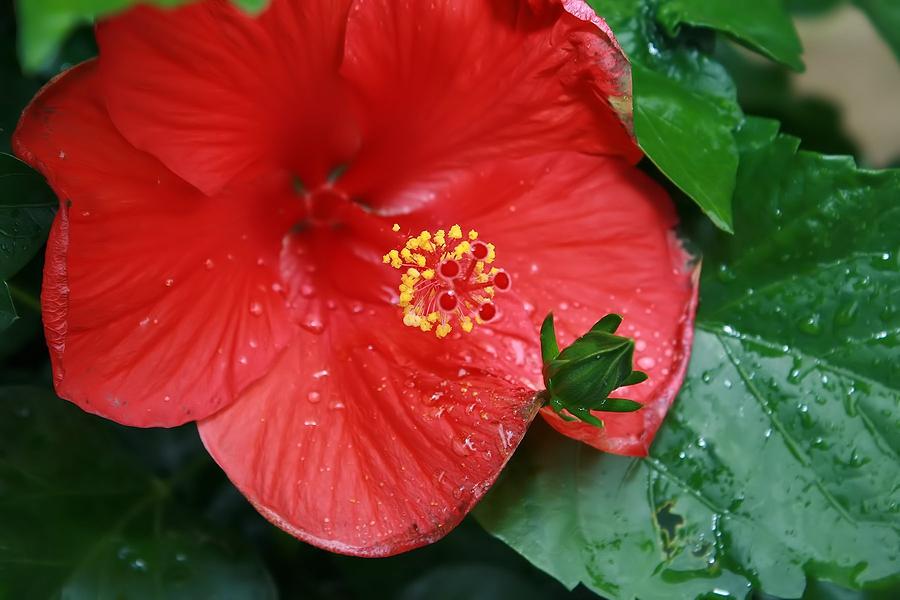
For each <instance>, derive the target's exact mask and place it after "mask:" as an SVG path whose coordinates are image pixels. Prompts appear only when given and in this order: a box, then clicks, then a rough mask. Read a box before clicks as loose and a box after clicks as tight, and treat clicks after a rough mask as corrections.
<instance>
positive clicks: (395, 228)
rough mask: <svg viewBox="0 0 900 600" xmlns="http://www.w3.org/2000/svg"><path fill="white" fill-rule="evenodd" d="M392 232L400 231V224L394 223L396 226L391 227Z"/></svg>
mask: <svg viewBox="0 0 900 600" xmlns="http://www.w3.org/2000/svg"><path fill="white" fill-rule="evenodd" d="M391 231H400V224H399V223H394V226H393V227H391Z"/></svg>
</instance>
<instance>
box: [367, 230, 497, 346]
mask: <svg viewBox="0 0 900 600" xmlns="http://www.w3.org/2000/svg"><path fill="white" fill-rule="evenodd" d="M398 229H399V225H397V224H395V225H394V227H393V230H394V231H395V232H396V231H397V230H398ZM479 236H480V234H479V232H478V231H476V230H474V229H470V230H468V232H467V233H466V234H465V235H464V233H463V229H462V228H461V227H460V226H459V225H453V226H452V227H450V228H449V229H447V230H444V229H438V230H435V231H434V232H431V231H422V232H420V233H419V234H418V235H414V236H409V237H407V238H406V239H404V240H403V242H402V243H401V244H400V247H399V248H396V249H393V250H390V251H389V252H388V253H387V254H384V255H383V256H382V262H383V263H384V264H389V265H390V266H391V267H393V268H395V269H398V270H399V271H400V283H399V285H398V287H397V291H398V296H397V305H398V306H399V307H400V309H401V314H402V318H403V324H404V325H406V326H407V327H414V328H416V329H418V330H420V331H423V332H434V336H435V337H436V338H438V339H443V338H446V337H448V336H450V335H451V334H452V333H453V332H454V330H458V331H460V332H462V333H463V334H468V333H471V332H472V331H474V329H475V327H476V325H481V324H483V323H485V320H484V319H482V318H481V316H480V315H482V314H483V315H486V316H487V315H490V317H489V318H488V321H492V320H493V319H495V318H496V317H495V316H494V315H496V314H497V309H496V306H495V305H494V296H495V294H496V291H497V290H496V288H495V287H494V286H493V284H492V282H493V278H494V277H495V276H496V275H497V274H498V273H501V272H502V271H501V270H500V269H497V268H496V267H491V266H488V265H490V264H491V263H492V262H493V261H494V259H495V258H496V249H495V248H494V245H493V244H489V243H485V246H486V247H487V249H488V252H487V256H485V257H483V258H482V259H476V258H475V249H473V246H472V243H473V242H474V241H475V240H478V239H479ZM479 243H481V242H479ZM445 263H448V264H450V266H451V267H452V268H450V269H449V270H448V269H447V267H446V266H445ZM454 263H455V264H454ZM486 305H490V306H486ZM457 335H459V334H457Z"/></svg>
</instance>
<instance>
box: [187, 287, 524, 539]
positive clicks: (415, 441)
mask: <svg viewBox="0 0 900 600" xmlns="http://www.w3.org/2000/svg"><path fill="white" fill-rule="evenodd" d="M354 276H357V273H354ZM363 280H365V276H364V275H363ZM329 310H330V313H329V314H330V317H331V318H330V319H329V320H328V322H327V323H325V324H324V325H323V327H322V328H321V329H319V330H318V333H314V332H312V331H304V333H303V334H302V335H301V337H300V338H299V339H298V340H297V341H296V342H295V343H293V344H292V345H291V346H290V348H289V349H288V350H286V351H285V352H284V353H283V354H282V355H281V357H280V358H279V360H278V362H277V363H276V364H275V366H274V367H273V369H272V371H271V372H270V373H269V374H268V375H267V376H266V377H265V378H264V379H262V380H260V381H259V382H258V383H256V384H254V385H253V386H251V387H250V388H249V389H248V390H247V391H246V392H245V393H244V394H243V395H242V396H241V397H240V398H239V399H238V401H237V402H236V403H235V404H233V405H232V406H231V407H229V408H228V409H226V410H224V411H221V412H219V413H218V414H216V415H214V416H213V417H211V418H209V419H206V420H204V421H201V422H200V426H199V429H200V434H201V436H202V438H203V442H204V443H205V444H206V447H207V449H208V450H209V452H210V454H211V455H212V456H213V457H214V458H215V460H216V462H218V463H219V465H220V466H221V467H222V468H223V469H224V470H225V472H226V473H227V474H228V476H229V477H230V478H231V480H232V481H233V482H234V483H235V485H236V486H237V487H238V488H239V489H240V490H241V491H242V492H243V493H244V495H246V496H247V498H248V499H249V500H250V501H251V502H252V503H253V505H254V506H255V507H256V508H257V510H259V511H260V512H261V513H262V514H263V515H264V516H265V517H266V518H267V519H269V520H270V521H272V522H273V523H274V524H276V525H278V526H279V527H281V528H282V529H284V530H286V531H288V532H289V533H291V534H292V535H294V536H296V537H298V538H300V539H302V540H304V541H307V542H309V543H312V544H315V545H317V546H320V547H322V548H326V549H328V550H331V551H334V552H341V553H345V554H352V555H358V556H387V555H391V554H396V553H399V552H403V551H405V550H409V549H411V548H415V547H418V546H421V545H424V544H427V543H430V542H432V541H434V540H436V539H438V538H440V537H442V536H443V535H445V534H446V533H448V532H449V531H450V530H451V529H452V528H453V527H454V526H456V524H458V523H459V521H460V520H461V519H462V518H463V517H464V516H465V515H466V513H467V512H468V511H469V510H470V509H471V508H472V506H473V505H474V504H475V503H476V502H477V501H478V499H479V498H480V497H481V496H482V495H483V494H484V493H485V491H486V490H487V488H488V487H489V486H490V485H491V484H492V483H493V482H494V480H495V478H496V477H497V474H498V473H499V472H500V470H501V469H502V467H503V466H504V464H505V463H506V461H507V460H508V459H509V457H510V455H511V453H512V452H513V450H514V449H515V447H516V446H517V445H518V443H519V441H520V440H521V438H522V436H523V434H524V433H525V430H526V428H527V426H528V424H529V423H530V422H531V419H532V418H533V417H534V416H535V414H536V413H537V410H538V408H539V405H538V403H536V401H535V393H534V391H533V390H530V389H528V388H525V387H522V386H517V385H511V384H510V383H509V382H508V381H506V380H505V379H502V378H500V377H498V376H497V375H496V374H494V373H492V372H491V371H490V370H489V369H487V368H485V367H486V366H487V365H489V362H488V359H489V357H488V356H486V355H485V354H484V351H483V349H482V348H471V347H469V346H467V345H466V344H460V343H453V342H447V343H445V342H443V341H441V340H437V339H436V338H435V337H434V336H433V335H429V334H424V333H422V332H419V331H414V330H411V329H410V328H408V327H405V326H404V325H403V324H402V322H401V320H400V318H399V316H398V311H397V310H396V308H395V307H391V306H389V305H386V304H384V303H382V304H379V305H372V304H368V305H366V307H365V308H362V305H361V304H360V305H357V304H354V303H353V302H342V301H337V302H336V303H335V302H332V303H331V308H330V309H329Z"/></svg>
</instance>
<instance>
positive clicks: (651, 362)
mask: <svg viewBox="0 0 900 600" xmlns="http://www.w3.org/2000/svg"><path fill="white" fill-rule="evenodd" d="M637 364H638V366H639V367H640V368H642V369H652V368H653V367H654V366H655V365H656V360H655V359H653V358H651V357H649V356H642V357H641V358H639V359H638V361H637Z"/></svg>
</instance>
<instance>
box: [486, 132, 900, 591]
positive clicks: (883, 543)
mask: <svg viewBox="0 0 900 600" xmlns="http://www.w3.org/2000/svg"><path fill="white" fill-rule="evenodd" d="M738 141H739V143H740V147H741V168H740V173H739V175H738V178H737V182H738V183H737V193H736V195H735V216H736V219H735V224H736V227H735V233H734V236H728V235H725V234H721V233H720V234H718V235H716V236H713V237H712V238H711V239H710V238H709V237H707V238H705V239H706V241H705V242H704V243H703V249H704V251H705V256H704V275H703V278H702V281H701V309H700V312H699V314H698V318H697V331H696V341H695V345H694V349H693V355H692V360H691V365H690V368H689V373H688V376H687V379H686V382H685V385H684V387H683V389H682V391H681V394H680V395H679V397H678V400H677V401H676V403H675V406H674V408H673V410H672V411H671V413H670V414H669V416H668V418H667V419H666V421H665V423H664V425H663V427H662V428H661V430H660V432H659V434H658V436H657V439H656V441H655V443H654V445H653V447H652V448H651V455H650V457H649V458H647V459H644V460H640V459H631V458H623V457H617V456H612V455H604V454H600V453H597V452H596V451H595V450H593V449H591V448H590V447H588V446H586V445H583V444H579V443H577V442H574V441H571V440H568V439H566V438H563V437H561V436H559V435H557V434H553V433H551V432H550V431H549V430H548V429H547V428H545V427H543V426H538V427H537V428H536V429H537V431H535V432H532V433H529V435H528V437H527V438H526V442H525V445H524V447H523V448H522V449H521V450H519V451H518V452H517V454H516V457H515V458H514V460H513V461H512V463H511V466H510V468H509V471H508V472H507V473H506V474H505V475H504V476H503V479H502V480H501V482H500V483H499V484H498V485H497V486H496V487H495V489H494V491H493V492H492V493H491V495H490V496H489V497H488V499H487V500H486V501H485V502H484V503H482V505H481V507H480V508H479V510H478V513H477V514H478V518H479V520H480V521H481V522H482V524H484V525H485V527H487V528H488V529H489V530H490V531H492V532H493V533H495V534H496V535H497V536H499V537H500V538H501V539H503V540H505V541H506V542H507V543H509V544H510V545H511V546H513V547H514V548H516V549H517V550H519V552H521V553H522V554H524V555H525V556H526V557H528V558H529V559H530V560H532V561H533V562H534V563H535V564H537V565H538V566H540V567H541V568H543V569H545V570H547V571H548V572H550V573H551V574H553V575H555V576H556V577H557V578H558V579H560V581H562V582H563V583H565V584H566V585H568V586H574V585H575V584H577V583H579V582H583V583H584V584H585V585H587V586H588V587H590V588H591V589H593V590H595V591H597V592H599V593H601V594H604V595H606V596H608V597H610V598H614V599H619V598H627V599H631V598H635V597H640V598H641V599H642V600H653V599H656V598H659V599H678V598H685V599H688V598H696V597H699V596H702V595H705V594H717V595H725V594H730V595H731V596H734V597H737V598H743V597H744V596H745V595H747V593H748V592H749V591H750V589H751V586H752V587H753V588H756V589H758V590H761V591H763V592H766V593H768V594H771V595H774V596H778V597H783V598H796V597H800V596H801V595H802V594H803V589H804V586H805V581H806V577H807V576H810V577H813V578H816V579H819V580H828V581H832V582H835V583H838V584H840V585H842V586H845V587H850V588H855V587H860V586H868V585H873V584H876V583H879V582H884V581H885V580H888V579H891V578H898V576H900V573H898V564H900V515H898V504H897V492H896V485H895V482H897V481H900V460H898V459H900V416H898V415H900V372H898V370H897V369H896V357H897V347H898V346H900V262H898V256H900V235H898V231H900V205H898V203H897V198H898V195H900V171H882V172H874V171H865V170H861V169H858V168H857V167H856V166H855V165H854V164H853V162H852V161H851V160H849V159H846V158H839V157H828V156H822V155H818V154H814V153H809V152H798V151H797V144H798V141H797V140H796V139H794V138H790V137H788V136H783V135H778V134H777V125H776V124H775V123H774V122H772V121H764V120H750V121H748V123H747V124H746V125H745V127H744V128H742V130H741V131H740V133H739V136H738ZM695 239H698V240H699V239H700V236H695ZM573 507H575V508H574V509H573Z"/></svg>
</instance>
